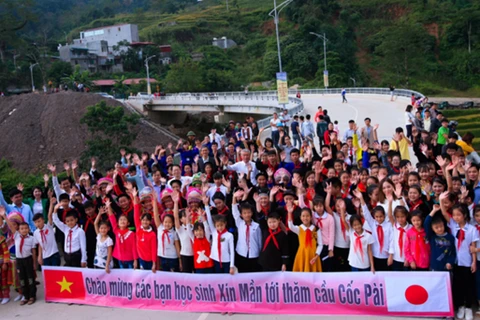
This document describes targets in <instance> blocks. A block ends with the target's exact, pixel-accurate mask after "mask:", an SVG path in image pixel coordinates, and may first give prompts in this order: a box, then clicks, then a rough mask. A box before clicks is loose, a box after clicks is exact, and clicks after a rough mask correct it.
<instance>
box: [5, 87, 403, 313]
mask: <svg viewBox="0 0 480 320" xmlns="http://www.w3.org/2000/svg"><path fill="white" fill-rule="evenodd" d="M347 99H348V103H347V104H345V103H344V104H342V103H341V96H340V95H338V96H337V95H325V96H322V95H304V96H303V97H302V100H303V102H304V105H305V110H304V112H303V114H308V113H309V114H311V115H312V118H313V117H314V115H315V112H316V111H317V107H318V106H319V105H321V106H322V107H323V108H324V109H327V110H328V113H329V115H330V118H331V119H332V121H334V120H338V122H339V125H340V131H341V132H345V131H344V130H345V128H347V126H348V120H350V119H353V120H356V121H357V123H358V124H359V126H363V119H364V118H365V117H370V118H371V119H372V125H373V124H377V123H379V124H380V127H379V132H378V135H379V139H390V138H391V136H392V132H394V130H395V128H396V127H399V126H401V127H404V117H403V113H404V110H405V107H406V106H407V104H408V103H409V99H408V98H398V99H397V100H396V101H394V102H390V96H386V95H385V96H381V95H348V94H347ZM267 133H268V132H266V134H267ZM39 279H40V282H41V285H40V286H38V289H39V292H38V301H37V302H36V303H35V304H34V305H32V306H27V305H25V306H20V305H19V304H18V302H13V298H14V297H15V296H16V293H14V292H13V291H12V301H10V302H9V303H8V304H6V305H2V306H0V319H2V320H11V319H12V320H13V319H35V320H53V319H68V320H84V319H85V320H86V319H88V320H95V319H101V320H109V319H112V320H131V319H142V320H149V319H152V320H153V319H173V318H175V319H176V320H219V319H229V318H231V319H235V320H287V319H292V318H293V319H297V318H300V317H301V318H311V319H313V318H316V319H318V318H324V319H345V318H346V316H293V317H292V316H291V315H245V314H234V315H232V316H222V315H220V314H214V313H188V312H185V313H180V312H166V311H151V310H131V309H114V308H108V307H105V308H102V307H91V306H79V305H70V306H69V305H66V304H57V303H49V304H46V303H45V302H44V301H43V282H42V279H41V278H40V277H39ZM348 318H349V319H352V320H367V319H368V320H371V319H385V318H386V317H372V316H359V317H355V316H348ZM388 319H399V320H400V319H402V320H405V319H412V318H404V317H391V318H388Z"/></svg>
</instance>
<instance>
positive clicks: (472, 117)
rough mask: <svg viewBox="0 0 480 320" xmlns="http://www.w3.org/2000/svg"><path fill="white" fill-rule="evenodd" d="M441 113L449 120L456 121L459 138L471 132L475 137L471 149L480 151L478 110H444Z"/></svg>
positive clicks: (479, 117) (479, 118)
mask: <svg viewBox="0 0 480 320" xmlns="http://www.w3.org/2000/svg"><path fill="white" fill-rule="evenodd" d="M442 112H443V115H444V116H446V117H447V118H448V119H449V120H456V121H458V127H457V132H458V133H459V134H460V136H463V135H464V134H465V133H467V132H471V133H472V134H473V135H474V136H475V137H476V138H475V139H474V140H473V147H474V148H475V150H480V126H479V123H480V116H479V112H480V110H479V109H467V110H444V111H442Z"/></svg>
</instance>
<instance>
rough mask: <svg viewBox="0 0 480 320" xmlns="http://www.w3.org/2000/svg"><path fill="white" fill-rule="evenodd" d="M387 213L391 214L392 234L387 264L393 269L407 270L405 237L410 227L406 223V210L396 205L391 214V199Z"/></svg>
mask: <svg viewBox="0 0 480 320" xmlns="http://www.w3.org/2000/svg"><path fill="white" fill-rule="evenodd" d="M388 215H389V216H393V218H394V223H393V228H392V231H393V235H392V237H391V239H390V247H389V251H388V253H389V256H388V265H389V266H391V267H392V270H393V271H408V270H409V264H408V261H406V260H405V247H406V245H405V239H406V238H407V231H408V230H409V229H410V228H411V227H412V225H411V224H410V223H408V221H407V218H408V216H409V214H408V210H407V209H406V208H405V207H403V206H397V207H396V208H395V210H393V214H392V201H390V202H389V207H388Z"/></svg>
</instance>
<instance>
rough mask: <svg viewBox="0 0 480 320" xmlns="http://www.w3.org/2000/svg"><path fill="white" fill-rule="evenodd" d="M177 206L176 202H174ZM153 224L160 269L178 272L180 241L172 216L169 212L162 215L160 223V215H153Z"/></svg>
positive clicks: (180, 262)
mask: <svg viewBox="0 0 480 320" xmlns="http://www.w3.org/2000/svg"><path fill="white" fill-rule="evenodd" d="M175 205H177V206H178V204H175ZM155 224H156V225H157V226H158V228H157V243H158V246H157V256H158V257H159V258H160V264H161V266H162V271H171V272H179V271H181V270H182V261H181V260H180V241H179V240H178V235H177V232H176V231H175V229H174V228H173V225H174V218H173V216H172V215H171V214H167V215H165V216H164V217H163V222H162V223H160V217H158V215H155Z"/></svg>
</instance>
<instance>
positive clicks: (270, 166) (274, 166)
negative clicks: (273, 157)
mask: <svg viewBox="0 0 480 320" xmlns="http://www.w3.org/2000/svg"><path fill="white" fill-rule="evenodd" d="M268 167H269V168H270V169H272V170H273V172H275V171H277V167H278V164H276V163H275V164H274V165H273V164H271V163H270V161H269V162H268Z"/></svg>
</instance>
